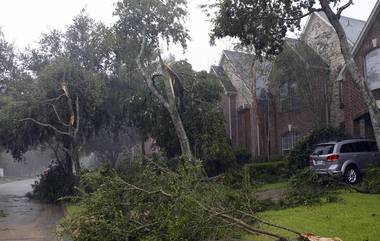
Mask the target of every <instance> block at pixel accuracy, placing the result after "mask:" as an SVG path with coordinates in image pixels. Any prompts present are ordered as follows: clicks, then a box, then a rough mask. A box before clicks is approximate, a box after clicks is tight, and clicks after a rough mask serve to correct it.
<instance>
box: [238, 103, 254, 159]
mask: <svg viewBox="0 0 380 241" xmlns="http://www.w3.org/2000/svg"><path fill="white" fill-rule="evenodd" d="M238 141H239V146H240V147H242V148H244V149H246V150H248V151H250V150H251V146H252V136H251V110H250V109H244V110H240V111H239V113H238Z"/></svg>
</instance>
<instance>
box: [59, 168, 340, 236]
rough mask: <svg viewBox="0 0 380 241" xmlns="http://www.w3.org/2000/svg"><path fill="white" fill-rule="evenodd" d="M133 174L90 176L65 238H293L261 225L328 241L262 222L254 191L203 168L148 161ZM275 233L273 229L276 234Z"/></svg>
mask: <svg viewBox="0 0 380 241" xmlns="http://www.w3.org/2000/svg"><path fill="white" fill-rule="evenodd" d="M136 170H138V171H137V173H135V174H134V175H124V176H128V177H121V176H120V175H118V173H117V172H116V171H114V170H112V169H100V170H98V171H96V172H94V173H88V174H85V175H84V176H83V178H82V182H83V187H85V189H86V190H87V193H86V194H84V195H83V196H82V197H81V198H82V201H81V203H80V208H79V210H80V211H79V212H78V213H76V214H74V215H73V216H71V217H69V218H68V219H67V220H65V221H64V222H63V224H62V226H61V234H64V233H65V232H66V233H68V234H70V236H71V238H72V239H73V240H76V241H82V240H89V238H90V239H91V240H95V241H96V240H102V241H107V240H158V241H160V240H162V241H163V240H233V239H239V238H241V237H242V236H244V235H246V236H253V237H254V236H257V235H260V236H267V237H270V238H273V240H278V241H288V240H293V239H289V238H287V237H285V236H283V235H280V234H278V233H279V232H277V231H268V229H264V228H263V227H262V226H261V225H257V224H262V225H266V226H271V227H273V228H275V229H276V230H280V229H281V230H286V231H287V232H290V233H292V234H293V236H295V240H311V241H317V240H321V241H322V240H324V241H339V240H340V239H337V238H335V239H327V238H324V239H323V238H320V237H318V236H315V235H312V234H308V233H301V232H298V231H295V230H292V229H289V228H286V227H282V226H279V225H276V224H272V223H270V222H267V221H264V220H261V219H260V218H259V217H258V216H257V207H258V202H257V201H256V199H255V195H254V191H253V190H254V188H253V187H252V186H251V185H250V184H249V183H243V184H242V185H241V188H238V189H236V188H231V187H228V186H227V185H225V184H223V182H221V181H215V180H214V179H209V178H207V177H206V176H205V175H203V174H202V173H204V171H203V168H202V164H201V163H196V164H195V165H194V164H193V163H190V162H187V163H184V164H183V165H181V166H180V167H179V168H178V169H177V170H175V171H173V170H170V169H169V168H168V167H167V166H165V164H158V163H157V162H154V161H148V162H147V163H144V164H141V165H140V166H139V167H136ZM271 230H273V229H271Z"/></svg>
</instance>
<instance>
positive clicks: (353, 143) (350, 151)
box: [310, 139, 380, 184]
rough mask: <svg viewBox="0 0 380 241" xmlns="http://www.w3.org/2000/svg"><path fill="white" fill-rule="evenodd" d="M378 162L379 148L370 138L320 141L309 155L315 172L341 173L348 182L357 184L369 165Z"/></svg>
mask: <svg viewBox="0 0 380 241" xmlns="http://www.w3.org/2000/svg"><path fill="white" fill-rule="evenodd" d="M379 164H380V152H379V149H378V147H377V144H376V142H375V141H374V140H370V139H350V140H343V141H333V142H327V143H321V144H319V145H317V146H316V148H315V150H314V151H313V153H312V154H311V155H310V166H311V168H312V169H313V170H314V171H315V172H316V173H318V174H332V175H342V176H343V177H344V180H345V181H346V182H347V183H348V184H357V183H358V182H359V181H360V179H361V177H362V175H363V174H364V173H365V172H366V171H367V168H368V167H369V166H370V165H379Z"/></svg>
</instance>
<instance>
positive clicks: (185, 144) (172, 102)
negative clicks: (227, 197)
mask: <svg viewBox="0 0 380 241" xmlns="http://www.w3.org/2000/svg"><path fill="white" fill-rule="evenodd" d="M145 45H146V36H144V38H143V42H142V43H141V49H140V53H139V55H138V56H137V59H136V63H137V66H138V68H139V70H140V72H141V74H142V75H143V77H144V79H145V82H146V84H147V86H148V88H149V90H150V91H151V92H152V93H153V95H154V96H155V97H156V98H157V99H158V100H159V102H160V103H161V104H162V105H163V106H164V107H165V109H166V110H167V111H168V112H169V114H170V118H171V120H172V122H173V125H174V128H175V131H176V135H177V137H178V140H179V143H180V146H181V152H182V155H183V156H185V157H186V158H188V159H189V160H190V161H191V162H194V161H195V160H194V158H193V154H192V152H191V147H190V142H189V139H188V137H187V134H186V130H185V128H184V126H183V122H182V119H181V116H180V114H179V112H178V108H177V105H176V98H179V97H176V95H175V93H174V88H173V84H174V82H175V81H179V79H178V76H177V75H176V73H174V72H173V71H172V70H171V69H170V68H169V67H168V66H167V65H166V64H165V63H164V62H163V60H162V59H161V56H160V65H161V70H162V75H159V76H163V77H164V87H165V88H164V89H165V90H164V91H165V97H164V96H163V95H162V94H161V93H160V92H159V90H158V89H157V88H156V86H155V85H154V78H155V77H157V75H155V76H153V77H152V78H150V77H149V76H148V74H147V73H146V71H145V70H144V67H143V64H142V63H141V57H142V55H143V53H144V50H145V47H146V46H145ZM179 100H180V99H179Z"/></svg>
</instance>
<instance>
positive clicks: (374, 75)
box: [365, 48, 380, 90]
mask: <svg viewBox="0 0 380 241" xmlns="http://www.w3.org/2000/svg"><path fill="white" fill-rule="evenodd" d="M365 70H366V79H367V82H368V85H369V88H370V89H372V90H373V89H379V88H380V48H378V49H375V50H373V51H371V52H369V53H368V54H367V56H366V57H365Z"/></svg>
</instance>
